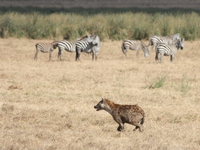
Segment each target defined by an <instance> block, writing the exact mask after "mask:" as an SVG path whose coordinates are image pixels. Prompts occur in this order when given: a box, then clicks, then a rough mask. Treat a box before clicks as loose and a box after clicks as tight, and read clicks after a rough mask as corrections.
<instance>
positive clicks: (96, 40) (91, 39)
mask: <svg viewBox="0 0 200 150" xmlns="http://www.w3.org/2000/svg"><path fill="white" fill-rule="evenodd" d="M87 41H88V42H89V43H91V44H92V46H97V47H100V38H99V36H98V35H94V36H90V37H88V38H87Z"/></svg>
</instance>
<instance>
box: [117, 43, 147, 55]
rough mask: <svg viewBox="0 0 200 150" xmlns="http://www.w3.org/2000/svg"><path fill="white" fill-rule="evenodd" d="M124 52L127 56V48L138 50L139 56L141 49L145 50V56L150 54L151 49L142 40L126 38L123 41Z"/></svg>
mask: <svg viewBox="0 0 200 150" xmlns="http://www.w3.org/2000/svg"><path fill="white" fill-rule="evenodd" d="M121 48H122V52H123V53H124V55H125V56H127V54H126V53H127V50H128V49H130V50H136V51H137V54H136V55H137V57H138V55H139V51H140V50H143V52H144V56H145V57H148V56H149V50H148V48H147V46H146V45H145V44H144V43H143V42H142V41H140V40H127V39H126V40H124V41H123V43H122V47H121Z"/></svg>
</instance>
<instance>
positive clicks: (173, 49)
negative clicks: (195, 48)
mask: <svg viewBox="0 0 200 150" xmlns="http://www.w3.org/2000/svg"><path fill="white" fill-rule="evenodd" d="M183 47H184V38H183V39H181V40H176V41H175V42H174V43H173V44H165V43H158V44H157V46H156V57H155V60H156V61H158V54H160V63H162V59H163V56H170V61H171V62H173V61H174V56H175V54H176V53H177V50H178V49H181V50H182V49H183Z"/></svg>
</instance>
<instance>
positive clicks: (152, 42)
mask: <svg viewBox="0 0 200 150" xmlns="http://www.w3.org/2000/svg"><path fill="white" fill-rule="evenodd" d="M175 40H181V37H180V33H176V34H173V35H170V36H152V37H150V38H149V45H148V46H151V47H152V49H154V48H155V47H156V44H157V43H165V44H172V43H173V41H175Z"/></svg>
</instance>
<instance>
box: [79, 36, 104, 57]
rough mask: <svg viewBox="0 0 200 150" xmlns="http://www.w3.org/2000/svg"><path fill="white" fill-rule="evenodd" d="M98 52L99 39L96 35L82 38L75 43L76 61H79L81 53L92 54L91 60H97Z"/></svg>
mask: <svg viewBox="0 0 200 150" xmlns="http://www.w3.org/2000/svg"><path fill="white" fill-rule="evenodd" d="M99 51H100V38H99V36H98V35H94V36H90V35H88V36H87V37H86V38H82V39H81V40H78V41H77V42H76V61H78V60H79V58H80V54H81V52H85V53H92V60H97V55H98V53H99Z"/></svg>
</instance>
